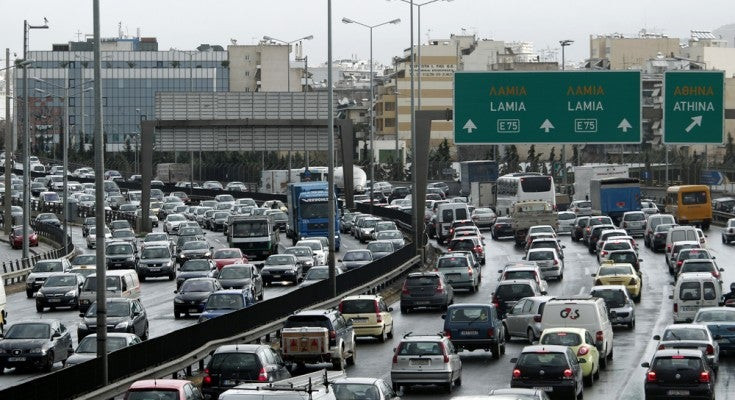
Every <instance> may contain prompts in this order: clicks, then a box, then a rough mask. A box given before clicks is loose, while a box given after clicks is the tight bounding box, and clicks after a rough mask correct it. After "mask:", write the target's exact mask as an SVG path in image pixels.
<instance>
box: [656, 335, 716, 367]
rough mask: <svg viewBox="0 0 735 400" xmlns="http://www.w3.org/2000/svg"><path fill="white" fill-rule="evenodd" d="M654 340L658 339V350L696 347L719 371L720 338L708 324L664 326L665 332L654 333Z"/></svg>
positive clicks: (710, 364)
mask: <svg viewBox="0 0 735 400" xmlns="http://www.w3.org/2000/svg"><path fill="white" fill-rule="evenodd" d="M653 340H657V341H658V346H657V349H658V350H663V349H695V350H699V351H701V352H702V354H704V355H705V358H706V359H707V363H708V364H709V366H710V367H711V368H712V370H713V371H715V373H717V370H718V368H719V363H720V345H719V341H720V340H718V339H716V338H715V336H714V335H713V334H712V333H711V332H710V330H709V329H708V327H707V326H706V325H700V324H696V323H690V324H672V325H669V326H667V327H666V328H664V332H663V334H661V335H654V336H653Z"/></svg>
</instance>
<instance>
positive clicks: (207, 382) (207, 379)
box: [202, 368, 212, 386]
mask: <svg viewBox="0 0 735 400" xmlns="http://www.w3.org/2000/svg"><path fill="white" fill-rule="evenodd" d="M211 384H212V377H211V376H210V375H209V368H205V369H204V378H202V386H209V385H211Z"/></svg>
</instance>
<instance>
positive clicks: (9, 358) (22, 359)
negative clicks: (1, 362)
mask: <svg viewBox="0 0 735 400" xmlns="http://www.w3.org/2000/svg"><path fill="white" fill-rule="evenodd" d="M25 360H26V358H25V357H8V361H10V362H19V361H25Z"/></svg>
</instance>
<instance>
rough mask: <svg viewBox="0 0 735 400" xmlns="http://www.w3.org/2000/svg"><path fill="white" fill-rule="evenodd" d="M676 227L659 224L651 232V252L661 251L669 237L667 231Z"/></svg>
mask: <svg viewBox="0 0 735 400" xmlns="http://www.w3.org/2000/svg"><path fill="white" fill-rule="evenodd" d="M675 226H677V225H676V224H661V225H657V226H656V230H655V231H654V232H653V238H651V250H653V251H654V252H657V251H660V250H663V249H665V248H666V237H667V236H669V230H671V228H673V227H675Z"/></svg>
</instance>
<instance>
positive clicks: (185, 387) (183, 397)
mask: <svg viewBox="0 0 735 400" xmlns="http://www.w3.org/2000/svg"><path fill="white" fill-rule="evenodd" d="M201 398H203V396H202V394H201V392H200V391H199V389H197V388H196V387H195V386H194V384H192V383H191V381H187V380H184V379H146V380H142V381H136V382H133V384H132V385H130V389H128V391H127V392H125V400H144V399H171V400H189V399H201Z"/></svg>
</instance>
